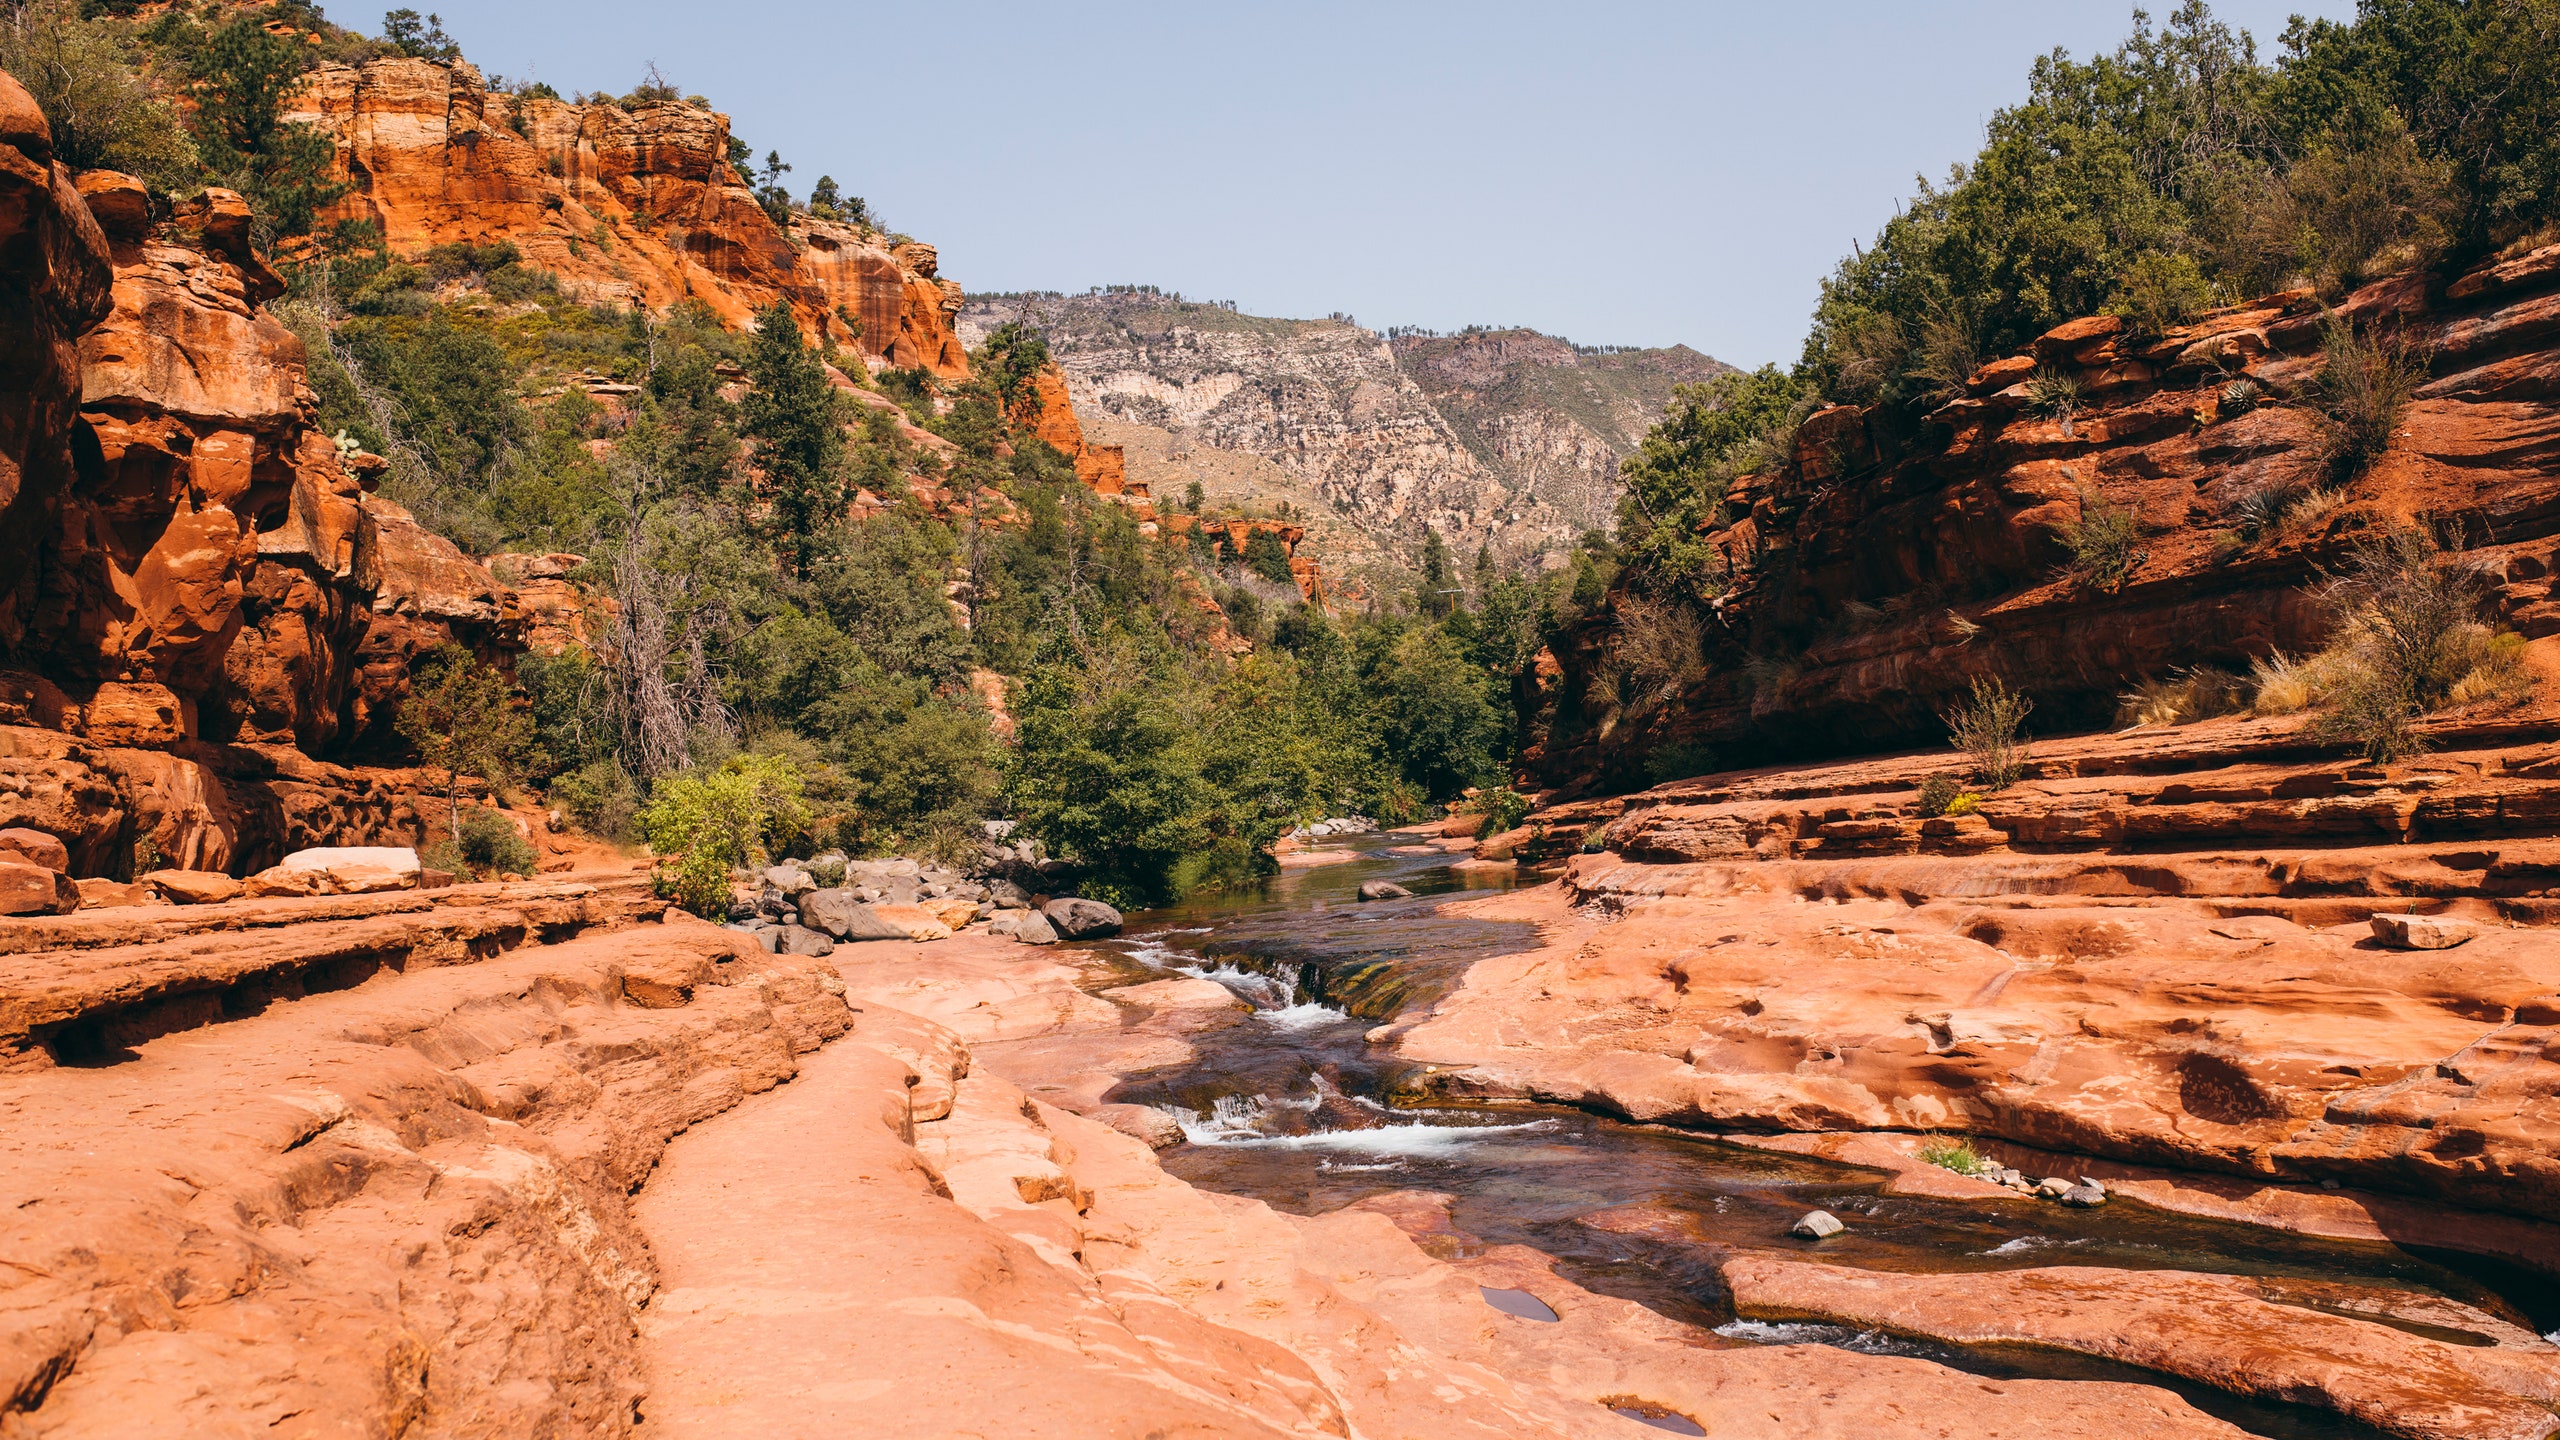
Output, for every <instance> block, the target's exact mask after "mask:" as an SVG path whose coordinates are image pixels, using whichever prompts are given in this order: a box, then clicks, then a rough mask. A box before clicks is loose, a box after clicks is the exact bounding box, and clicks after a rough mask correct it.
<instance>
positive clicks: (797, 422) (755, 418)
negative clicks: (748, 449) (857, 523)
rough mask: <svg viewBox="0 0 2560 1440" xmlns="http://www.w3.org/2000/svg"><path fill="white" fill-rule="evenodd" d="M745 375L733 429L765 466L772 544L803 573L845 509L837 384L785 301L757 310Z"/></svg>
mask: <svg viewBox="0 0 2560 1440" xmlns="http://www.w3.org/2000/svg"><path fill="white" fill-rule="evenodd" d="M747 374H748V377H749V378H751V379H752V380H754V382H755V388H754V389H753V390H751V391H749V392H748V393H747V398H746V403H745V405H744V407H743V409H744V414H743V416H742V422H741V424H740V425H739V427H738V430H739V433H740V434H742V435H744V436H746V437H747V438H748V439H750V440H753V441H754V442H755V447H756V448H755V460H756V463H757V464H759V465H761V466H763V467H764V489H765V494H766V495H767V497H768V498H769V503H770V504H771V507H772V515H771V519H770V521H769V526H770V529H771V530H772V533H773V536H774V540H775V544H776V547H777V548H778V549H780V550H781V551H782V553H783V554H784V556H785V557H786V558H787V559H788V561H789V563H790V565H791V567H792V570H793V572H794V573H801V574H805V573H806V572H807V571H808V569H809V567H810V565H811V564H812V562H814V561H815V560H816V558H817V556H818V554H819V552H820V551H821V550H822V549H823V548H824V544H825V537H826V535H827V533H828V532H829V531H831V530H832V529H833V528H834V527H835V526H836V525H837V524H838V523H839V522H840V521H841V519H842V517H843V515H844V509H845V503H846V494H845V489H844V484H843V478H842V475H841V474H840V471H841V470H842V468H843V464H844V454H845V446H844V429H843V425H842V422H841V421H840V419H839V416H838V402H837V400H836V394H835V387H834V384H833V383H832V382H831V381H829V380H828V379H827V371H826V366H825V364H824V363H823V362H821V361H820V360H819V359H818V357H817V355H816V354H815V353H813V352H812V351H811V350H810V349H809V346H808V343H807V342H806V341H805V340H804V339H802V337H801V334H800V321H799V319H798V317H796V316H794V315H793V314H792V312H791V305H790V302H788V301H783V300H776V301H775V302H773V304H772V305H770V306H768V307H766V309H765V310H764V311H763V312H762V313H760V314H758V315H757V316H756V338H755V344H754V346H753V348H752V349H751V350H750V351H749V352H748V355H747Z"/></svg>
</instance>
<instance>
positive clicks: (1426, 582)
mask: <svg viewBox="0 0 2560 1440" xmlns="http://www.w3.org/2000/svg"><path fill="white" fill-rule="evenodd" d="M1456 582H1457V574H1456V572H1455V571H1453V570H1452V569H1451V568H1450V566H1449V542H1448V541H1446V540H1443V539H1441V538H1440V532H1439V531H1437V530H1429V531H1425V532H1424V533H1423V540H1422V591H1421V594H1420V595H1418V596H1417V597H1416V603H1415V606H1414V608H1415V609H1417V610H1420V611H1421V612H1422V613H1423V615H1424V616H1425V617H1427V618H1429V619H1433V620H1445V619H1447V618H1448V617H1449V614H1450V612H1451V611H1454V610H1456V609H1457V608H1458V597H1457V595H1456V594H1455V593H1453V592H1454V591H1455V590H1456V589H1457V584H1456Z"/></svg>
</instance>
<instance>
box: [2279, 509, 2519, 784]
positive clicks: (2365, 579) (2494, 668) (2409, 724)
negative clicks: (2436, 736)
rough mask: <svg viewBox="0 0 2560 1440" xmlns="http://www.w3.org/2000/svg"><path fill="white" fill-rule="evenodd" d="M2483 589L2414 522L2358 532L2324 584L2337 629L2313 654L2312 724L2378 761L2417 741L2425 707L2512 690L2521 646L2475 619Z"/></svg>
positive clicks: (2508, 694)
mask: <svg viewBox="0 0 2560 1440" xmlns="http://www.w3.org/2000/svg"><path fill="white" fill-rule="evenodd" d="M2489 591H2490V585H2489V581H2488V578H2487V576H2485V575H2484V574H2483V573H2482V572H2481V571H2480V570H2479V569H2478V568H2477V567H2475V566H2474V565H2472V564H2471V563H2470V562H2469V561H2467V560H2465V559H2464V558H2462V557H2461V556H2460V555H2459V554H2457V553H2452V552H2450V551H2449V550H2448V549H2447V547H2446V546H2445V545H2444V544H2443V543H2442V542H2441V541H2440V540H2439V539H2438V538H2437V536H2436V535H2435V534H2434V533H2432V531H2431V530H2430V529H2429V528H2427V527H2425V526H2423V525H2412V526H2403V527H2400V528H2398V529H2395V530H2392V531H2390V532H2388V533H2385V534H2381V535H2374V536H2368V537H2366V538H2364V539H2362V540H2359V541H2358V542H2357V543H2356V545H2355V547H2354V549H2353V550H2352V551H2350V552H2349V558H2348V561H2347V563H2346V565H2345V566H2344V567H2343V568H2342V569H2341V570H2340V571H2339V572H2338V573H2337V574H2336V575H2335V576H2333V577H2332V578H2331V580H2330V582H2329V584H2328V587H2327V590H2326V592H2325V598H2326V599H2327V600H2328V602H2329V605H2330V607H2331V610H2332V612H2333V613H2334V614H2335V615H2336V617H2337V621H2338V634H2337V637H2336V638H2335V639H2334V640H2332V641H2331V642H2330V645H2329V648H2328V649H2327V650H2326V651H2324V652H2323V653H2322V655H2321V656H2320V657H2319V658H2318V660H2316V661H2315V662H2314V666H2315V669H2314V674H2315V675H2316V677H2317V678H2318V680H2319V682H2320V684H2319V688H2318V691H2317V692H2315V693H2316V694H2317V696H2318V699H2319V700H2320V701H2321V703H2323V704H2324V705H2325V707H2326V709H2325V711H2324V713H2323V714H2322V715H2321V716H2320V718H2319V719H2318V720H2317V721H2315V722H2314V724H2313V731H2314V733H2316V734H2320V735H2324V736H2327V737H2329V738H2332V739H2337V740H2343V741H2346V742H2349V743H2351V744H2354V745H2356V746H2358V747H2359V748H2361V749H2362V750H2363V751H2364V754H2365V758H2367V759H2368V760H2371V761H2373V762H2374V763H2376V764H2381V763H2384V762H2387V761H2391V760H2398V759H2402V758H2404V757H2406V756H2408V755H2411V754H2414V753H2416V752H2417V751H2418V750H2420V749H2422V748H2424V745H2423V742H2422V740H2421V739H2420V737H2419V735H2418V733H2417V729H2416V723H2417V720H2418V719H2419V717H2421V716H2423V715H2425V714H2426V713H2427V712H2429V711H2431V710H2436V709H2440V708H2442V707H2444V706H2446V705H2448V704H2452V703H2468V702H2470V701H2475V700H2482V699H2491V698H2509V699H2520V698H2522V697H2523V695H2524V693H2525V692H2526V691H2527V690H2529V689H2530V687H2531V685H2532V683H2533V681H2532V677H2531V674H2530V672H2529V671H2527V670H2526V669H2525V668H2524V665H2523V646H2522V645H2521V644H2520V643H2517V642H2516V641H2514V640H2513V639H2512V637H2502V636H2500V635H2498V634H2497V633H2496V632H2494V631H2492V630H2491V629H2490V628H2489V627H2488V626H2485V625H2483V624H2481V623H2480V619H2479V617H2480V611H2481V607H2482V606H2483V605H2484V604H2485V603H2486V601H2487V599H2488V596H2489ZM2457 697H2459V698H2458V699H2457Z"/></svg>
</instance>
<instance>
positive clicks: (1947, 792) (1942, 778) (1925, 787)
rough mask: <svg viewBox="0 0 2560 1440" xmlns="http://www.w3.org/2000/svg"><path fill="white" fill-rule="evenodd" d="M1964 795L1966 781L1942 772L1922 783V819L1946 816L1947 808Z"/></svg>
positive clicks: (1920, 797)
mask: <svg viewBox="0 0 2560 1440" xmlns="http://www.w3.org/2000/svg"><path fill="white" fill-rule="evenodd" d="M1963 794H1964V781H1962V780H1960V779H1958V778H1957V777H1955V776H1953V775H1949V774H1946V773H1944V772H1941V773H1939V774H1936V775H1932V776H1930V777H1929V778H1928V779H1926V780H1923V781H1921V782H1920V796H1919V799H1920V814H1921V815H1922V817H1924V818H1926V817H1930V816H1937V815H1944V814H1946V813H1947V807H1948V806H1950V805H1953V804H1954V803H1956V801H1957V800H1958V799H1959V798H1960V797H1962V796H1963Z"/></svg>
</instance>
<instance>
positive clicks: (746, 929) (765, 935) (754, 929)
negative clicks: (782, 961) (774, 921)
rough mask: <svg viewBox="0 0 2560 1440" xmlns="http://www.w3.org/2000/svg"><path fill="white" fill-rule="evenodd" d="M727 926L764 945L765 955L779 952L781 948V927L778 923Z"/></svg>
mask: <svg viewBox="0 0 2560 1440" xmlns="http://www.w3.org/2000/svg"><path fill="white" fill-rule="evenodd" d="M728 928H729V929H731V930H735V931H737V932H738V933H739V934H741V935H744V936H746V937H747V938H748V939H750V940H753V941H754V942H756V944H758V945H760V946H762V947H764V953H766V954H767V955H772V954H776V953H779V951H780V950H781V947H782V927H781V926H779V925H731V926H729V927H728Z"/></svg>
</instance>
